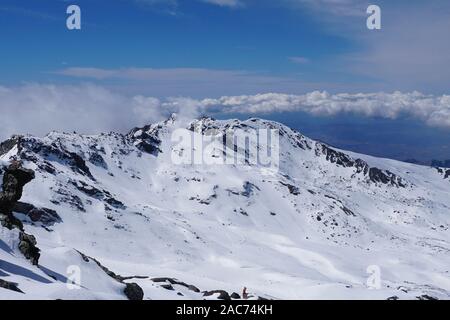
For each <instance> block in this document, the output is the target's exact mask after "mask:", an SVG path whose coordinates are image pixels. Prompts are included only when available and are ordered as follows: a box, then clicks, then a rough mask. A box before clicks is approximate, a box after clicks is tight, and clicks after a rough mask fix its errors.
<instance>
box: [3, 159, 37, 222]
mask: <svg viewBox="0 0 450 320" xmlns="http://www.w3.org/2000/svg"><path fill="white" fill-rule="evenodd" d="M4 171H5V172H4V173H3V184H2V191H1V192H0V219H1V220H2V225H3V226H4V227H7V228H9V229H12V228H13V227H18V228H19V229H21V230H22V228H23V226H22V223H21V222H20V221H19V220H17V219H16V218H15V217H14V216H13V215H12V211H13V209H14V206H15V205H16V203H17V201H19V199H20V198H21V197H22V192H23V187H24V186H25V185H26V184H27V183H29V182H30V181H31V180H33V179H34V172H33V171H32V170H28V169H25V168H22V167H21V165H20V163H19V162H14V163H12V164H11V165H10V166H8V167H7V168H6V169H5V170H4Z"/></svg>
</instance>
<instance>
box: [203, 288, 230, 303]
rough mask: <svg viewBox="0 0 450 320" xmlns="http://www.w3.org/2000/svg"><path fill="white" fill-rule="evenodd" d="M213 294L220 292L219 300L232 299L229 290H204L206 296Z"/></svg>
mask: <svg viewBox="0 0 450 320" xmlns="http://www.w3.org/2000/svg"><path fill="white" fill-rule="evenodd" d="M213 294H219V296H218V297H217V299H219V300H227V301H229V300H231V297H230V295H229V294H228V292H226V291H224V290H213V291H205V292H203V296H204V297H209V296H212V295H213Z"/></svg>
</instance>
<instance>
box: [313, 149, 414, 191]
mask: <svg viewBox="0 0 450 320" xmlns="http://www.w3.org/2000/svg"><path fill="white" fill-rule="evenodd" d="M316 155H317V156H320V155H325V158H326V160H327V161H329V162H331V163H335V164H337V165H338V166H342V167H346V168H350V167H353V168H355V169H356V172H357V173H362V174H364V175H365V176H368V178H369V181H372V182H375V183H377V182H378V183H383V184H391V185H393V186H396V187H402V188H404V187H406V183H405V182H404V181H403V179H402V178H400V177H398V176H397V175H395V174H393V173H392V172H389V171H384V170H380V169H378V168H373V167H370V166H369V165H368V164H367V162H365V161H364V160H361V159H356V160H355V159H353V158H352V157H350V156H349V155H347V154H345V153H343V152H339V151H336V150H334V149H332V148H330V147H329V146H327V145H326V144H324V143H317V144H316Z"/></svg>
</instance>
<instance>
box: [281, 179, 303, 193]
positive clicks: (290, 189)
mask: <svg viewBox="0 0 450 320" xmlns="http://www.w3.org/2000/svg"><path fill="white" fill-rule="evenodd" d="M280 183H281V184H282V185H283V186H285V187H287V188H288V190H289V193H290V194H292V195H294V196H298V195H299V194H300V190H299V189H298V187H296V186H293V185H291V184H289V183H285V182H282V181H280Z"/></svg>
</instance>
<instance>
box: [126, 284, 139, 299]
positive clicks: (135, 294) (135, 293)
mask: <svg viewBox="0 0 450 320" xmlns="http://www.w3.org/2000/svg"><path fill="white" fill-rule="evenodd" d="M125 285H126V286H125V289H124V290H123V293H124V294H125V295H126V296H127V298H128V300H132V301H140V300H143V299H144V291H143V290H142V288H141V287H139V286H138V285H137V284H136V283H126V284H125Z"/></svg>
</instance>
